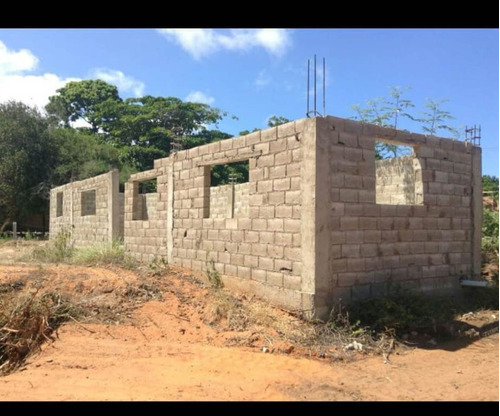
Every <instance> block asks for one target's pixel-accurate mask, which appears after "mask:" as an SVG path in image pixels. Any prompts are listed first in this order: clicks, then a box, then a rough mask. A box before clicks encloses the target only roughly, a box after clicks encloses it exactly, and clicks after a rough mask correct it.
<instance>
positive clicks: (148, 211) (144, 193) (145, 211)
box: [132, 178, 158, 221]
mask: <svg viewBox="0 0 500 416" xmlns="http://www.w3.org/2000/svg"><path fill="white" fill-rule="evenodd" d="M157 186H158V181H157V178H153V179H149V180H146V181H142V182H139V183H138V184H137V188H138V192H137V195H135V196H134V203H133V214H132V219H133V220H135V221H146V220H150V219H152V218H153V217H154V215H155V213H156V202H157V197H158V196H157V195H158V194H157V192H156V191H157Z"/></svg>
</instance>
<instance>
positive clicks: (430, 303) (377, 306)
mask: <svg viewBox="0 0 500 416" xmlns="http://www.w3.org/2000/svg"><path fill="white" fill-rule="evenodd" d="M476 289H478V288H474V290H476ZM482 289H485V290H483V291H481V293H477V292H475V295H474V296H466V297H464V298H465V299H466V300H465V301H459V300H458V299H454V298H450V297H448V296H447V297H438V296H436V297H428V296H425V295H423V294H420V293H413V292H407V293H399V294H397V295H394V296H388V297H377V298H369V299H365V300H361V301H358V302H355V303H353V304H352V305H349V314H350V317H351V319H352V320H354V321H355V322H358V321H359V324H358V326H359V327H363V326H365V327H369V328H370V329H371V330H374V331H376V332H383V331H387V330H393V331H395V333H397V334H399V335H402V334H403V333H407V332H409V331H411V330H417V331H420V330H424V331H432V330H434V331H435V330H436V328H438V327H440V326H444V327H445V326H446V325H448V324H450V323H453V322H454V320H455V319H456V317H457V315H459V314H462V313H464V312H470V311H471V310H479V309H489V308H491V309H498V288H496V289H495V288H482Z"/></svg>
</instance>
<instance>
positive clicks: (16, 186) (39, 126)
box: [0, 101, 57, 231]
mask: <svg viewBox="0 0 500 416" xmlns="http://www.w3.org/2000/svg"><path fill="white" fill-rule="evenodd" d="M56 150H57V149H56V148H55V146H54V145H53V143H52V142H51V141H50V140H49V134H48V122H47V120H46V119H45V118H44V117H43V116H42V115H41V114H40V112H39V111H37V110H36V109H34V108H30V107H28V106H26V105H25V104H23V103H20V102H15V101H9V102H7V103H3V104H0V231H1V229H2V228H3V227H2V226H4V225H5V223H8V222H10V221H15V220H19V219H21V218H23V217H24V216H25V215H27V214H28V213H44V212H45V211H46V209H47V207H46V204H44V201H45V200H46V198H47V195H48V192H49V191H50V188H51V183H50V181H49V178H50V172H51V169H52V166H53V164H54V162H55V154H56Z"/></svg>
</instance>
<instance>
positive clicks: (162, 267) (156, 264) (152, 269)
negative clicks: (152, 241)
mask: <svg viewBox="0 0 500 416" xmlns="http://www.w3.org/2000/svg"><path fill="white" fill-rule="evenodd" d="M148 270H149V274H150V275H151V276H160V275H162V274H164V273H166V272H168V270H169V268H168V263H167V262H166V260H165V259H164V258H163V257H161V256H155V257H154V258H153V260H151V261H150V262H149V264H148Z"/></svg>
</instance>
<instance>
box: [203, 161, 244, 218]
mask: <svg viewBox="0 0 500 416" xmlns="http://www.w3.org/2000/svg"><path fill="white" fill-rule="evenodd" d="M207 171H208V169H207ZM248 171H249V161H248V160H243V161H240V162H234V163H226V164H222V165H212V166H210V183H209V187H210V191H209V193H208V195H209V197H208V201H207V202H208V204H207V207H208V209H206V210H205V211H204V217H205V218H238V217H245V216H248V209H249V200H248V197H249V187H248V186H247V185H246V184H247V183H248V177H249V175H248ZM207 173H208V172H207Z"/></svg>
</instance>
